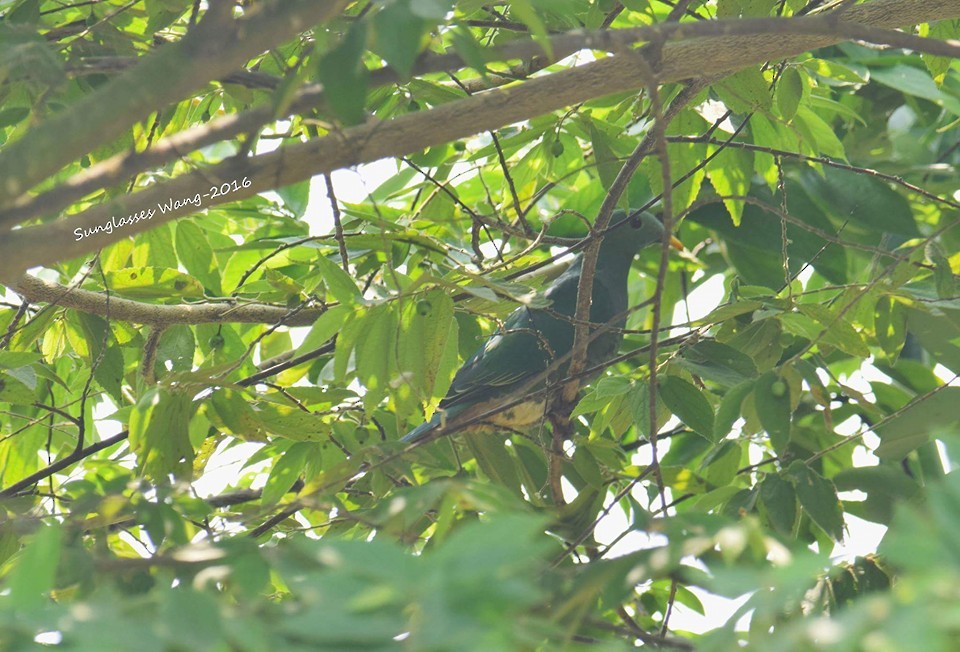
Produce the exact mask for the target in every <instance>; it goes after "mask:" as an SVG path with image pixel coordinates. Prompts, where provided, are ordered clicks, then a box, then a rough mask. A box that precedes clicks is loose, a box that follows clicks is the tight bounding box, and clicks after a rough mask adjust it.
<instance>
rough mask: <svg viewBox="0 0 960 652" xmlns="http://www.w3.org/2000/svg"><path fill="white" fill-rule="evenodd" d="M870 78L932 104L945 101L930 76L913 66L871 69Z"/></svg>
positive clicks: (900, 65)
mask: <svg viewBox="0 0 960 652" xmlns="http://www.w3.org/2000/svg"><path fill="white" fill-rule="evenodd" d="M870 77H871V78H872V79H873V80H875V81H878V82H880V83H881V84H883V85H885V86H889V87H890V88H893V89H895V90H898V91H900V92H901V93H905V94H907V95H913V96H914V97H922V98H923V99H925V100H930V101H931V102H940V101H941V100H942V99H943V93H942V92H941V91H940V89H939V88H937V84H936V83H935V82H934V81H933V79H931V77H930V74H929V73H927V72H925V71H923V70H920V69H919V68H914V67H913V66H908V65H906V64H897V65H895V66H891V67H890V68H879V67H878V68H871V70H870Z"/></svg>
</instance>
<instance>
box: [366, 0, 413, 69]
mask: <svg viewBox="0 0 960 652" xmlns="http://www.w3.org/2000/svg"><path fill="white" fill-rule="evenodd" d="M426 28H427V23H426V21H424V20H423V19H421V18H420V17H418V16H417V15H416V14H415V13H414V12H413V11H412V10H411V7H410V0H394V1H393V2H391V3H389V4H386V5H385V6H384V7H383V9H381V10H380V11H379V12H377V14H376V15H375V16H374V17H373V44H372V45H371V49H372V50H373V51H374V52H376V53H377V54H379V55H380V56H381V57H383V59H384V60H385V61H386V62H387V63H388V64H390V67H391V68H393V69H394V70H396V71H397V73H398V74H399V75H400V78H401V79H406V78H408V77H409V76H410V73H411V71H412V70H413V64H414V62H415V61H416V60H417V55H419V54H420V49H421V46H422V38H423V34H424V31H425V30H426Z"/></svg>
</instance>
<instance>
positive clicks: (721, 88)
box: [714, 66, 773, 113]
mask: <svg viewBox="0 0 960 652" xmlns="http://www.w3.org/2000/svg"><path fill="white" fill-rule="evenodd" d="M714 90H716V92H717V95H718V96H719V97H720V100H721V101H722V102H723V103H724V104H726V105H727V106H728V107H729V108H730V109H732V110H733V111H734V112H735V113H750V112H751V111H766V110H768V109H770V108H771V106H772V105H773V98H772V97H771V95H770V84H769V83H768V82H767V80H766V79H764V77H763V73H762V72H760V67H759V66H752V67H750V68H744V69H743V70H740V71H739V72H736V73H734V74H732V75H730V76H729V77H727V78H726V79H724V80H723V81H722V82H720V83H719V84H716V85H714Z"/></svg>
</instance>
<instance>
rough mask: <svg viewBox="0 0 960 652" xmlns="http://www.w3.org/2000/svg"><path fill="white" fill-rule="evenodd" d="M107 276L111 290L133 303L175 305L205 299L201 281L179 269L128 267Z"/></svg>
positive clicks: (108, 273)
mask: <svg viewBox="0 0 960 652" xmlns="http://www.w3.org/2000/svg"><path fill="white" fill-rule="evenodd" d="M105 276H106V279H107V287H109V288H110V290H112V291H113V292H116V293H117V294H120V295H123V296H126V297H131V298H133V299H164V300H165V301H166V302H169V303H173V302H180V301H182V300H183V299H200V298H203V285H201V284H200V281H198V280H197V279H195V278H193V277H192V276H188V275H187V274H184V273H183V272H178V271H177V270H175V269H166V268H162V267H127V268H125V269H118V270H116V271H113V272H107V273H106V274H105Z"/></svg>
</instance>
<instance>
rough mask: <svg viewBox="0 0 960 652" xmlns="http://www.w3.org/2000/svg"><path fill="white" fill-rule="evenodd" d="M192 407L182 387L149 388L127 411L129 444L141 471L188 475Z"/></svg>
mask: <svg viewBox="0 0 960 652" xmlns="http://www.w3.org/2000/svg"><path fill="white" fill-rule="evenodd" d="M195 410H196V404H195V403H194V402H193V401H192V399H191V396H190V393H189V390H187V389H186V388H173V389H171V388H167V387H164V386H157V387H152V388H150V389H149V390H148V391H147V392H146V393H144V395H143V396H142V397H141V398H140V400H139V401H137V404H136V405H135V406H134V408H133V410H132V411H131V413H130V448H131V449H132V450H133V452H134V453H136V455H137V462H138V463H139V465H140V469H141V470H142V472H143V473H144V474H145V475H148V476H150V477H152V478H155V479H159V478H163V477H165V476H166V475H167V474H169V473H173V474H174V475H175V476H177V477H178V478H189V477H190V475H191V471H192V464H193V454H194V453H193V446H192V445H191V444H190V430H189V427H190V419H191V418H192V417H193V413H194V411H195Z"/></svg>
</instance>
